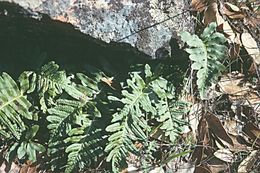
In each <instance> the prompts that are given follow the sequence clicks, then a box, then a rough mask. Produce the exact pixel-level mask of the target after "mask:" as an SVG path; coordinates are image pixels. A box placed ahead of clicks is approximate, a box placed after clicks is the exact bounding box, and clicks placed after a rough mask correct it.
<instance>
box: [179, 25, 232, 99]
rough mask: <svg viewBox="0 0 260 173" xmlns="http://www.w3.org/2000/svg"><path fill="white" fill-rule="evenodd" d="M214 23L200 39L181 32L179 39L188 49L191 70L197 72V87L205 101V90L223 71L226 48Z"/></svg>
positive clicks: (224, 40)
mask: <svg viewBox="0 0 260 173" xmlns="http://www.w3.org/2000/svg"><path fill="white" fill-rule="evenodd" d="M216 27H217V25H216V23H211V24H209V26H208V27H207V28H205V30H204V31H203V33H202V34H201V36H200V38H199V37H198V36H197V35H191V34H190V33H188V32H181V33H180V36H181V39H182V40H183V41H184V42H186V43H187V44H188V46H189V47H190V48H187V49H186V51H187V52H188V53H189V54H190V56H189V58H190V60H191V61H192V66H191V68H192V69H193V70H196V71H197V86H198V90H199V93H200V97H201V99H206V95H205V94H206V90H207V89H208V87H209V86H210V85H211V82H214V81H215V80H216V79H217V77H218V76H219V75H220V73H221V72H222V71H223V70H224V69H225V67H224V65H223V64H222V63H221V61H222V60H223V59H224V57H225V55H226V52H227V47H226V46H225V45H224V43H225V42H226V38H225V36H224V35H223V34H221V33H218V32H216Z"/></svg>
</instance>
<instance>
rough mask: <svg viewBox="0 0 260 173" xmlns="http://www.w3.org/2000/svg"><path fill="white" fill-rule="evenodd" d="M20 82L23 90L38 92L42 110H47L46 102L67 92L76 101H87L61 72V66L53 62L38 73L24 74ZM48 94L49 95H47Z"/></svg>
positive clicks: (26, 72) (63, 72) (27, 72)
mask: <svg viewBox="0 0 260 173" xmlns="http://www.w3.org/2000/svg"><path fill="white" fill-rule="evenodd" d="M19 80H20V82H22V83H21V85H22V89H23V88H24V87H25V88H27V93H31V92H33V91H35V89H36V91H37V93H38V95H39V97H40V99H39V101H40V105H41V109H42V110H43V111H46V110H47V105H48V104H47V103H46V100H49V101H50V100H52V99H53V98H54V97H56V96H58V95H60V94H62V93H63V91H65V92H66V93H68V94H69V95H70V96H72V97H73V98H75V99H80V98H82V99H87V98H86V95H85V94H84V93H82V92H80V91H79V90H78V89H77V86H75V85H74V84H73V82H71V78H70V77H67V75H66V72H65V71H64V70H59V65H57V64H55V63H54V62H53V61H51V62H49V63H48V64H45V65H44V66H43V67H42V68H41V69H40V71H39V72H38V73H35V72H32V71H25V72H23V73H22V74H21V75H20V77H19ZM46 93H47V94H46Z"/></svg>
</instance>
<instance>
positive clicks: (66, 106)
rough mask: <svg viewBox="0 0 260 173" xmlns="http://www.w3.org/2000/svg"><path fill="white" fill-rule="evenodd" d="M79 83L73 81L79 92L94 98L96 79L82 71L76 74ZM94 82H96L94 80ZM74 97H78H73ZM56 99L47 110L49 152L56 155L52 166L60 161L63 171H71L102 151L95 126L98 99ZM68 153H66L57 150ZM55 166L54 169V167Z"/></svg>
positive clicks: (97, 114) (81, 167)
mask: <svg viewBox="0 0 260 173" xmlns="http://www.w3.org/2000/svg"><path fill="white" fill-rule="evenodd" d="M77 77H78V79H79V80H80V83H81V84H82V85H80V84H77V85H76V84H73V85H72V86H73V87H76V88H77V90H78V91H80V92H82V93H83V94H87V96H86V97H89V98H90V97H91V98H92V99H95V98H96V94H97V93H99V91H98V90H99V89H98V87H97V85H93V83H96V81H95V80H91V84H90V83H89V82H90V81H89V80H90V79H89V78H88V77H87V76H85V75H84V74H82V73H79V74H77ZM96 84H97V83H96ZM75 98H77V97H75ZM75 98H71V99H68V98H66V99H58V100H57V101H56V102H55V105H54V107H52V108H49V109H48V114H49V115H48V116H47V120H48V121H49V125H48V129H49V130H50V132H51V138H50V141H49V154H50V155H55V157H54V158H53V159H52V165H55V163H57V164H61V161H62V160H63V161H64V157H66V158H67V159H66V163H65V162H64V163H63V166H64V167H65V172H66V173H69V172H74V171H76V170H79V169H83V168H84V166H85V168H86V166H89V165H90V164H91V162H93V161H95V160H96V159H97V158H98V157H99V156H100V155H102V153H103V148H102V141H103V140H104V138H103V137H102V133H101V132H100V131H101V129H99V128H97V127H94V126H95V123H97V119H98V118H100V116H101V113H100V112H99V110H98V108H97V106H96V104H97V101H95V102H94V101H92V100H90V99H89V100H84V98H79V99H78V100H75ZM61 152H63V153H65V152H66V153H67V154H68V155H67V156H63V155H59V154H58V153H61ZM54 169H56V168H55V167H54Z"/></svg>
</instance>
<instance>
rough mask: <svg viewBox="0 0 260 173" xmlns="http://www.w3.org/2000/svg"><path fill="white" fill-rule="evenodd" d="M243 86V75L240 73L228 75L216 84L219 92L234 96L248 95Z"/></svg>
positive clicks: (247, 89)
mask: <svg viewBox="0 0 260 173" xmlns="http://www.w3.org/2000/svg"><path fill="white" fill-rule="evenodd" d="M243 84H244V75H243V74H241V73H228V74H226V75H223V76H222V77H221V79H220V81H219V82H218V85H219V88H220V91H221V92H223V93H224V94H229V95H235V96H244V95H245V94H247V93H248V91H249V88H248V87H247V86H245V85H243Z"/></svg>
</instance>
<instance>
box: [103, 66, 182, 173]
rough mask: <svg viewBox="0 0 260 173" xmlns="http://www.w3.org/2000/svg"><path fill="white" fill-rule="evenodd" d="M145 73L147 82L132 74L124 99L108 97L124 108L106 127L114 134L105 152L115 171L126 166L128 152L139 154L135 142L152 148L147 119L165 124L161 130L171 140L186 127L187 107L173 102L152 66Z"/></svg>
mask: <svg viewBox="0 0 260 173" xmlns="http://www.w3.org/2000/svg"><path fill="white" fill-rule="evenodd" d="M144 72H145V77H144V79H143V78H142V77H141V76H140V75H139V73H137V72H133V73H131V78H130V79H128V80H127V88H126V89H124V90H123V91H122V96H123V98H117V97H114V96H110V97H109V100H111V101H112V100H113V101H115V102H120V103H122V105H124V106H123V107H122V108H121V109H119V110H118V112H116V113H114V114H113V119H112V124H111V125H109V126H108V127H107V128H106V131H108V132H110V133H112V134H111V136H110V137H109V138H108V140H109V143H108V145H107V146H106V149H105V151H106V152H109V154H108V157H107V161H112V169H113V171H114V172H117V171H118V170H119V169H120V168H123V167H124V166H126V158H127V156H128V154H129V152H130V153H133V154H136V155H139V151H138V149H137V148H136V147H135V146H134V144H133V142H134V141H140V142H142V143H143V144H147V146H149V145H150V144H149V142H147V141H148V139H149V136H150V132H151V127H150V126H149V125H148V124H147V120H148V119H152V118H156V119H158V120H159V122H161V123H162V125H161V129H163V132H164V133H165V135H166V136H169V137H170V139H171V141H174V139H175V137H176V136H177V135H178V133H177V132H180V130H178V128H179V127H181V126H183V125H184V124H185V123H184V121H182V120H181V117H182V115H183V114H184V112H185V111H184V107H181V105H182V104H181V103H178V102H174V103H172V101H171V100H173V97H174V91H172V88H171V87H170V85H169V84H168V82H167V80H165V79H164V78H162V77H160V75H157V74H153V73H152V72H151V69H150V66H149V65H145V70H144ZM158 73H159V74H160V72H159V71H158Z"/></svg>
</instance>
